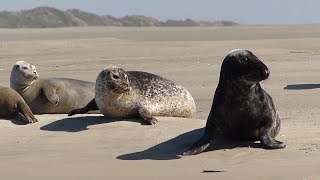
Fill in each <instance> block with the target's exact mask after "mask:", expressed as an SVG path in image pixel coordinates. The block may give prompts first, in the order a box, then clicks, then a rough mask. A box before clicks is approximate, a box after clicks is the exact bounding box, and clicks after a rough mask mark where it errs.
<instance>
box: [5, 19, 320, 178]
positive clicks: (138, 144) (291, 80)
mask: <svg viewBox="0 0 320 180" xmlns="http://www.w3.org/2000/svg"><path fill="white" fill-rule="evenodd" d="M319 28H320V26H319V25H299V26H237V27H212V28H107V27H106V28H104V27H93V28H59V29H19V30H18V29H17V30H8V29H0V37H1V39H0V40H1V41H0V62H1V63H0V84H1V85H3V86H9V76H10V71H11V67H12V65H13V64H14V63H15V62H16V61H18V60H26V61H29V62H32V63H34V64H35V65H36V66H37V69H38V72H39V74H40V77H69V78H76V79H83V80H88V81H95V78H96V76H97V74H98V73H99V72H100V70H101V69H103V68H104V67H107V66H109V65H117V66H121V67H123V68H124V69H127V70H143V71H149V72H153V73H156V74H159V75H162V76H165V77H167V78H169V79H172V80H174V81H176V82H178V83H179V84H182V85H183V86H184V87H186V88H187V89H188V90H189V91H190V93H191V94H192V95H193V96H194V98H195V101H196V104H197V113H196V116H195V118H194V119H183V118H172V117H158V120H159V123H158V124H157V125H155V126H146V125H141V123H140V120H138V119H136V120H131V119H129V120H128V119H127V120H126V119H124V120H119V121H115V120H112V119H105V118H103V117H102V116H101V115H99V114H97V115H92V114H90V115H83V116H75V117H71V118H70V117H67V116H66V115H64V114H62V115H36V117H37V118H38V119H39V122H38V123H35V124H30V125H21V124H20V123H19V122H18V121H15V120H1V121H0V146H1V148H0V155H1V156H0V169H1V170H0V171H1V173H0V178H1V179H26V177H28V179H44V178H46V179H88V178H90V179H301V180H304V179H305V180H310V179H319V177H320V172H319V167H320V123H319V118H320V115H319V107H320V81H319V77H320V71H319V67H320V61H319V59H320V35H319V33H318V32H319ZM234 48H244V49H250V50H251V51H253V52H254V53H255V54H256V55H257V56H258V57H259V58H260V59H261V60H262V61H263V62H264V63H265V64H266V65H267V66H268V67H269V68H270V70H271V76H270V78H269V79H268V80H267V81H264V82H262V86H263V88H265V89H266V90H267V91H268V92H269V94H271V95H272V97H273V99H274V101H275V104H276V106H277V108H278V110H279V113H280V116H281V118H282V129H281V131H280V134H279V135H278V137H277V139H279V140H281V141H284V142H286V144H287V148H286V149H283V150H265V149H262V148H261V146H260V144H259V142H256V143H247V142H230V141H226V140H220V141H218V142H217V144H216V145H215V146H213V147H211V148H210V150H209V151H208V152H205V153H202V154H200V155H196V156H190V157H181V156H180V154H181V152H182V151H183V150H185V149H186V148H187V147H188V146H190V145H191V144H192V143H193V142H194V141H195V140H196V139H197V138H199V137H200V136H201V133H202V132H203V129H202V128H203V127H204V125H205V122H206V117H207V114H208V112H209V110H210V106H211V102H212V97H213V93H214V90H215V88H216V85H217V83H218V77H219V71H220V65H221V62H222V60H223V58H224V56H225V55H226V54H227V53H228V52H229V51H230V50H231V49H234ZM203 170H208V171H214V170H223V171H225V172H211V173H210V172H209V173H202V171H203ZM48 177H49V178H48Z"/></svg>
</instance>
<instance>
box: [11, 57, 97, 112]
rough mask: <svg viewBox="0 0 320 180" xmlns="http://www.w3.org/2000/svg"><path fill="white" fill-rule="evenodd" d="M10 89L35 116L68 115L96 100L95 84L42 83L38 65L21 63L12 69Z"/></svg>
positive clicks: (70, 81) (54, 80)
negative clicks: (21, 98) (24, 102)
mask: <svg viewBox="0 0 320 180" xmlns="http://www.w3.org/2000/svg"><path fill="white" fill-rule="evenodd" d="M10 86H11V88H13V89H14V90H16V91H17V92H18V93H19V94H20V95H21V96H22V97H23V99H24V100H25V101H26V103H27V104H28V105H29V106H30V108H31V110H32V112H33V113H35V114H49V113H57V114H59V113H68V112H69V111H71V110H72V109H75V108H80V107H83V106H85V105H86V104H87V103H88V102H90V100H91V99H92V98H94V87H95V83H93V82H86V81H81V80H76V79H67V78H48V79H40V78H39V76H38V73H37V71H36V68H35V66H34V65H32V64H29V63H27V62H25V61H18V62H17V63H16V64H15V65H14V66H13V68H12V71H11V77H10Z"/></svg>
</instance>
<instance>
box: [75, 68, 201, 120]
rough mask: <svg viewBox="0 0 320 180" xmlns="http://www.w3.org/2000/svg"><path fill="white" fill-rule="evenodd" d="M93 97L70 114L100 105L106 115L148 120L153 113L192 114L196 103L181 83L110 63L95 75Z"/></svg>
mask: <svg viewBox="0 0 320 180" xmlns="http://www.w3.org/2000/svg"><path fill="white" fill-rule="evenodd" d="M95 93H96V94H95V99H94V100H92V101H90V103H89V104H88V105H87V106H85V107H84V108H81V109H75V110H73V111H71V112H70V113H69V115H70V116H71V115H73V114H79V113H85V112H87V111H88V110H94V109H97V108H98V109H99V110H100V111H101V113H103V114H104V115H105V116H107V117H111V118H131V117H141V118H142V119H143V120H145V122H147V123H148V124H155V123H156V122H157V120H156V118H154V116H173V117H186V118H189V117H193V116H194V114H195V111H196V106H195V103H194V100H193V98H192V96H191V94H190V93H189V92H188V91H187V90H186V89H185V88H184V87H182V86H181V85H178V84H176V83H174V82H173V81H171V80H168V79H166V78H163V77H161V76H158V75H155V74H151V73H147V72H141V71H125V70H123V69H122V68H118V67H110V68H107V69H105V70H103V71H102V72H101V73H100V74H99V75H98V77H97V80H96V88H95Z"/></svg>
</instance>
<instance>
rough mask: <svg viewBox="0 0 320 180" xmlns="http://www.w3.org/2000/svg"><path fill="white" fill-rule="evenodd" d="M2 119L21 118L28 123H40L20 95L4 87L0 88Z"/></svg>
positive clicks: (0, 112) (0, 114)
mask: <svg viewBox="0 0 320 180" xmlns="http://www.w3.org/2000/svg"><path fill="white" fill-rule="evenodd" d="M0 118H19V119H20V120H22V121H24V122H26V123H34V122H37V121H38V120H37V118H35V117H34V115H33V113H32V111H31V109H30V108H29V106H28V105H27V104H26V103H25V101H24V100H23V98H22V97H21V96H20V94H19V93H17V92H16V91H15V90H13V89H11V88H7V87H2V86H0Z"/></svg>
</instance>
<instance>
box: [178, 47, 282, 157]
mask: <svg viewBox="0 0 320 180" xmlns="http://www.w3.org/2000/svg"><path fill="white" fill-rule="evenodd" d="M269 74H270V71H269V69H268V67H267V66H266V65H265V64H264V63H263V62H261V61H260V60H259V59H258V58H257V57H256V56H255V55H254V54H253V53H252V52H250V51H248V50H242V49H236V50H232V51H231V52H230V53H229V54H228V55H227V56H226V57H225V59H224V60H223V62H222V65H221V71H220V79H219V83H218V86H217V89H216V92H215V95H214V99H213V102H212V107H211V111H210V113H209V116H208V119H207V124H206V127H205V132H204V135H203V136H202V138H200V139H199V140H198V141H197V142H196V143H195V144H193V145H192V147H190V148H189V149H188V150H187V151H185V152H184V153H183V155H194V154H199V153H201V152H203V151H204V150H205V149H207V148H208V147H209V146H210V144H213V143H214V139H215V137H217V136H218V135H223V136H225V137H229V138H234V139H242V140H259V141H260V142H261V144H262V145H263V146H264V147H265V148H266V149H280V148H285V147H286V145H285V144H284V143H283V142H280V141H277V140H275V139H274V138H275V137H276V136H277V134H278V133H279V131H280V118H279V115H278V113H277V111H276V108H275V105H274V103H273V100H272V98H271V96H270V95H269V94H268V93H267V92H266V91H265V90H264V89H262V87H261V85H260V83H259V82H260V81H262V80H265V79H267V78H268V77H269Z"/></svg>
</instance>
